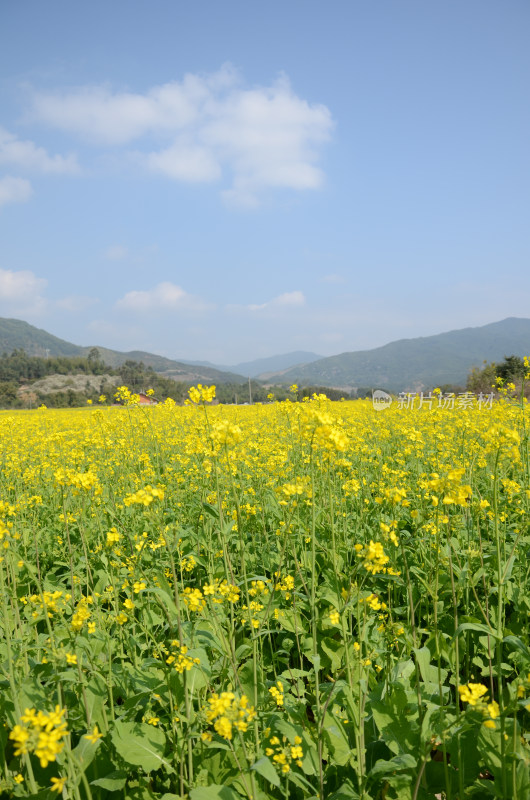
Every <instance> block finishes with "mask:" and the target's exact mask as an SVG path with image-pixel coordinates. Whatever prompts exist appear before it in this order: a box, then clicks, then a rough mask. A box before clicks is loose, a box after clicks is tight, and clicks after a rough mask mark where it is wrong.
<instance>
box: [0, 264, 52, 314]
mask: <svg viewBox="0 0 530 800" xmlns="http://www.w3.org/2000/svg"><path fill="white" fill-rule="evenodd" d="M47 285H48V281H47V280H46V279H45V278H37V276H36V275H35V274H34V273H33V272H30V271H29V270H21V271H20V272H13V271H12V270H10V269H0V312H1V313H2V314H22V313H24V314H36V313H39V312H41V311H42V310H43V309H44V307H45V305H46V301H45V299H44V297H42V292H43V291H44V290H45V288H46V286H47Z"/></svg>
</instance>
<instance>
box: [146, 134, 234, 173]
mask: <svg viewBox="0 0 530 800" xmlns="http://www.w3.org/2000/svg"><path fill="white" fill-rule="evenodd" d="M146 163H147V165H148V167H149V168H150V169H152V170H154V171H156V172H161V173H162V174H164V175H167V177H169V178H174V179H175V180H178V181H187V182H190V183H196V182H209V181H214V180H217V179H218V178H220V177H221V167H220V166H219V164H218V163H217V161H216V160H215V158H214V156H213V154H212V153H211V152H210V151H209V150H208V149H207V148H206V147H200V146H197V145H194V144H193V143H191V142H186V141H183V140H179V141H176V142H175V143H174V144H173V145H171V147H168V148H167V149H166V150H161V151H159V152H158V153H150V154H149V155H148V156H147V162H146Z"/></svg>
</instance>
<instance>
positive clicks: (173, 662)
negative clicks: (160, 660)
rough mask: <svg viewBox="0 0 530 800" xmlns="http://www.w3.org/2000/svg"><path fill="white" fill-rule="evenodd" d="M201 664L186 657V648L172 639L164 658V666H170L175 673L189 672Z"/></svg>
mask: <svg viewBox="0 0 530 800" xmlns="http://www.w3.org/2000/svg"><path fill="white" fill-rule="evenodd" d="M200 663H201V661H200V659H199V658H196V657H195V658H191V657H190V656H189V655H188V647H187V645H185V644H181V643H180V642H179V641H178V639H173V641H172V642H171V643H170V650H169V655H168V656H167V658H166V664H168V665H169V666H172V667H173V668H174V669H175V670H176V671H177V672H179V673H181V674H182V673H183V672H189V671H190V669H192V667H194V666H196V665H199V664H200Z"/></svg>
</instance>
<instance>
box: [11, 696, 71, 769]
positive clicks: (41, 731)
mask: <svg viewBox="0 0 530 800" xmlns="http://www.w3.org/2000/svg"><path fill="white" fill-rule="evenodd" d="M65 713H66V709H64V708H61V707H60V706H55V710H54V711H50V712H49V713H48V714H46V713H45V712H44V711H36V710H35V709H34V708H26V710H25V712H24V714H23V715H22V716H21V718H20V722H19V723H18V724H17V725H15V727H14V728H13V730H12V731H11V733H10V734H9V738H10V739H11V740H12V741H13V742H14V743H15V755H16V756H19V755H21V754H24V753H35V755H36V756H37V758H38V759H39V761H40V765H41V767H47V766H48V764H49V763H50V761H55V758H56V756H57V755H58V753H60V752H61V751H62V749H63V747H64V741H63V739H64V738H65V737H66V736H68V729H67V725H66V721H65V720H64V719H63V717H64V715H65Z"/></svg>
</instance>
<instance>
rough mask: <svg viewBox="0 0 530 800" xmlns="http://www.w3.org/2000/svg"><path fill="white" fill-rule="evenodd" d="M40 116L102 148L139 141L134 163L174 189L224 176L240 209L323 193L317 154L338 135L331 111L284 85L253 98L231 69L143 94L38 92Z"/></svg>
mask: <svg viewBox="0 0 530 800" xmlns="http://www.w3.org/2000/svg"><path fill="white" fill-rule="evenodd" d="M32 117H33V118H34V119H37V120H39V121H40V122H45V123H47V124H49V125H51V126H53V127H56V128H59V129H61V130H65V131H68V132H70V133H73V134H75V135H78V136H80V137H82V138H84V139H88V140H89V141H91V142H93V143H96V144H98V145H100V146H120V145H130V144H131V143H132V142H137V143H138V144H139V145H141V146H142V149H141V150H140V151H138V150H137V151H136V152H135V153H134V156H135V160H136V162H137V163H140V164H142V165H143V166H144V167H145V168H146V169H147V170H149V171H153V172H157V173H160V174H163V175H166V176H167V177H168V178H171V179H173V180H178V181H187V182H190V181H197V182H213V181H218V180H220V179H221V178H222V176H223V174H225V173H226V174H227V175H229V176H231V184H230V185H229V187H228V188H226V187H223V188H224V191H223V196H224V197H225V199H227V200H228V201H230V202H235V203H238V204H240V205H256V204H257V202H258V196H259V194H260V193H261V192H262V191H263V190H267V189H271V188H289V189H295V190H304V189H315V188H318V187H319V186H320V185H321V184H322V181H323V173H322V171H321V170H320V169H319V167H318V166H317V162H318V158H319V150H320V148H321V146H322V145H323V144H324V143H325V142H326V141H327V140H329V138H330V135H331V130H332V128H333V121H332V118H331V114H330V112H329V110H328V109H327V108H326V106H324V105H319V104H310V103H309V102H308V101H307V100H304V99H303V98H301V97H298V96H297V95H296V94H295V93H294V91H293V90H292V88H291V86H290V84H289V81H288V80H287V78H286V77H281V78H280V79H279V80H277V81H276V82H275V83H274V84H272V85H271V86H268V87H257V88H252V89H248V88H244V87H242V86H241V82H240V80H239V76H238V75H237V73H236V72H235V70H234V69H233V68H231V67H230V66H225V67H223V68H222V69H221V70H219V71H218V72H216V73H213V74H212V75H206V76H205V75H186V76H185V77H184V78H183V80H182V81H180V82H179V81H173V82H171V83H166V84H164V85H161V86H154V87H152V88H151V89H149V90H148V91H147V92H145V93H143V94H142V93H134V92H115V91H112V90H111V89H110V88H109V87H108V86H103V87H102V86H93V87H81V88H79V89H76V90H74V91H67V92H63V93H60V92H56V93H41V94H39V93H36V94H35V95H34V97H33V109H32ZM142 140H143V141H142ZM164 140H165V143H164Z"/></svg>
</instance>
